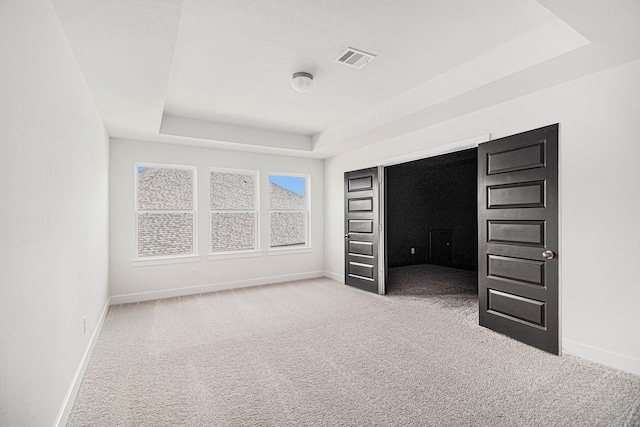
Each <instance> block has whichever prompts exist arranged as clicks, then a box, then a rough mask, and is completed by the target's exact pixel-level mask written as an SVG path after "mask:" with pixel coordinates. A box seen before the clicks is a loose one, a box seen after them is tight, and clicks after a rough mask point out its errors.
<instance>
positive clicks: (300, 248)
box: [267, 172, 312, 255]
mask: <svg viewBox="0 0 640 427" xmlns="http://www.w3.org/2000/svg"><path fill="white" fill-rule="evenodd" d="M271 176H290V177H296V178H304V183H305V184H304V191H305V196H304V199H305V209H304V210H302V209H271V193H270V192H269V196H268V198H267V204H268V207H269V218H268V221H269V251H268V255H286V254H293V253H305V252H312V245H311V174H305V173H292V172H269V175H268V180H267V182H268V183H269V184H270V183H271ZM275 212H303V213H304V214H305V243H304V244H298V245H290V246H272V242H271V214H272V213H275Z"/></svg>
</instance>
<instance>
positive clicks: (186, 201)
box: [138, 167, 193, 210]
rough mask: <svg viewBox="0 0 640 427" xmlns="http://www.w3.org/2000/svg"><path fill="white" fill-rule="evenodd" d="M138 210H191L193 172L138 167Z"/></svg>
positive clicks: (188, 170)
mask: <svg viewBox="0 0 640 427" xmlns="http://www.w3.org/2000/svg"><path fill="white" fill-rule="evenodd" d="M138 209H147V210H191V209H193V170H192V169H173V168H145V167H139V168H138Z"/></svg>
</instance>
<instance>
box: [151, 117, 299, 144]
mask: <svg viewBox="0 0 640 427" xmlns="http://www.w3.org/2000/svg"><path fill="white" fill-rule="evenodd" d="M160 133H161V134H164V135H174V136H182V137H187V138H197V139H206V140H211V141H220V142H232V143H236V144H246V145H255V146H261V147H274V148H284V149H288V150H300V151H311V137H310V136H307V135H299V134H295V133H287V132H276V131H271V130H265V129H256V128H250V127H246V126H235V125H228V124H225V123H214V122H210V121H207V120H197V119H188V118H185V117H175V116H169V115H166V114H165V115H164V116H163V117H162V124H161V126H160Z"/></svg>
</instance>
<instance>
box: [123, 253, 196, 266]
mask: <svg viewBox="0 0 640 427" xmlns="http://www.w3.org/2000/svg"><path fill="white" fill-rule="evenodd" d="M201 259H202V257H201V256H199V255H188V256H181V257H168V258H148V259H144V258H136V259H132V260H131V267H146V266H149V265H165V264H185V263H188V262H200V260H201Z"/></svg>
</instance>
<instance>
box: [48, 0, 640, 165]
mask: <svg viewBox="0 0 640 427" xmlns="http://www.w3.org/2000/svg"><path fill="white" fill-rule="evenodd" d="M53 3H54V5H55V7H56V10H57V12H58V15H59V17H60V21H61V23H62V25H63V27H64V29H65V31H66V33H67V35H68V38H69V41H70V44H71V46H72V48H73V50H74V52H75V55H76V57H77V59H78V63H79V65H80V67H81V69H82V70H83V73H84V75H85V78H86V81H87V84H88V86H89V89H90V90H91V92H92V93H93V96H94V98H95V100H96V104H97V105H98V108H99V110H100V112H101V114H102V116H103V118H104V121H105V125H106V126H107V130H108V131H109V134H110V135H111V136H112V137H118V138H130V139H143V140H151V141H160V142H170V143H178V144H195V145H204V146H211V147H223V148H231V149H239V150H252V151H261V152H277V153H283V154H292V155H299V156H305V157H318V158H325V157H329V156H332V155H335V154H338V153H340V152H343V151H345V150H349V149H353V148H356V147H359V146H363V145H366V144H370V143H373V142H377V141H380V140H383V139H387V138H391V137H393V136H395V135H399V134H402V133H406V132H409V131H412V130H415V129H418V128H420V127H424V126H425V125H429V124H433V123H437V122H438V121H441V120H446V119H449V118H452V117H455V116H457V115H460V114H466V113H469V112H471V111H474V110H476V109H479V108H485V107H487V106H490V105H492V104H495V103H498V102H503V101H506V100H508V99H512V98H514V97H517V96H521V95H524V94H526V93H530V92H533V91H535V90H539V89H543V88H545V87H548V86H551V85H555V84H559V83H562V82H564V81H568V80H571V79H574V78H577V77H580V76H583V75H586V74H589V73H593V72H596V71H599V70H602V69H606V68H609V67H612V66H615V65H618V64H622V63H624V62H627V61H630V60H633V59H637V58H640V1H638V0H612V1H607V2H603V1H601V0H538V1H535V0H484V1H482V2H479V1H476V0H448V1H442V0H394V1H390V0H323V1H320V0H277V1H269V2H266V1H264V0H243V1H237V0H236V1H230V0H215V1H212V0H183V1H180V0H136V1H131V0H90V1H88V0H53ZM347 47H353V48H356V49H360V50H364V51H366V52H370V53H373V54H375V55H377V58H376V59H375V60H374V61H372V62H371V63H370V64H369V65H367V66H365V67H364V68H362V69H355V68H351V67H347V66H345V65H342V64H339V63H336V62H335V61H334V59H335V58H336V57H337V56H338V55H339V54H340V53H341V52H342V51H343V50H344V49H345V48H347ZM297 71H306V72H310V73H312V74H313V75H314V87H313V89H312V90H311V91H310V92H307V93H298V92H296V91H294V90H293V89H292V88H291V86H290V80H291V75H292V74H293V73H294V72H297ZM470 136H473V135H470Z"/></svg>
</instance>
